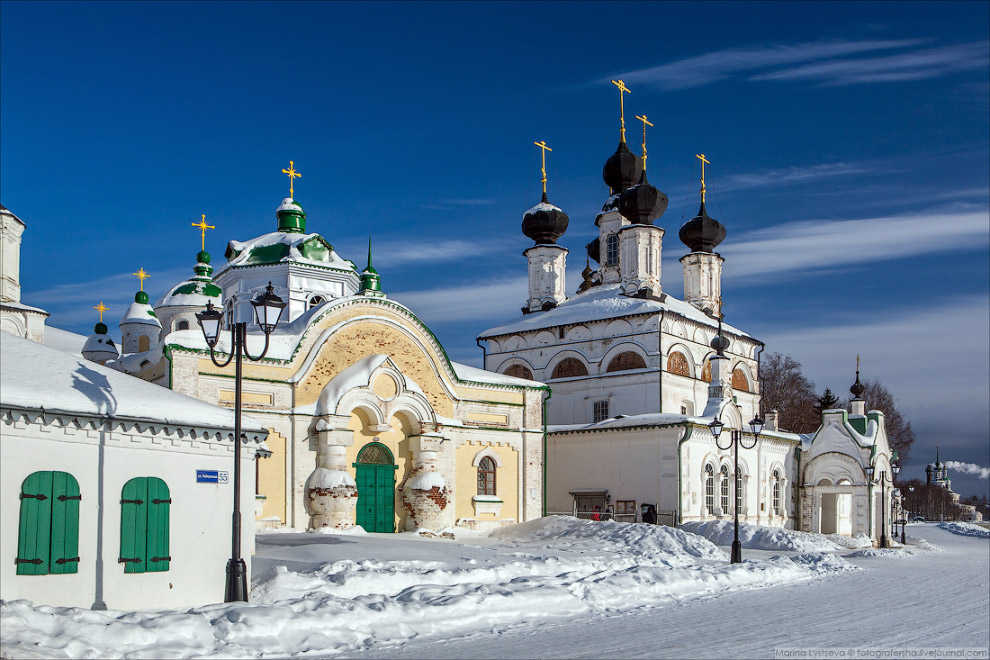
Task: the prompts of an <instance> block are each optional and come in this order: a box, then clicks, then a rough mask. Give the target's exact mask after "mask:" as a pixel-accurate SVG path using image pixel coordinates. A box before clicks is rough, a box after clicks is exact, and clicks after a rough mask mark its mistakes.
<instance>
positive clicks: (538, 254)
mask: <svg viewBox="0 0 990 660" xmlns="http://www.w3.org/2000/svg"><path fill="white" fill-rule="evenodd" d="M523 254H524V255H526V259H527V260H528V261H529V299H528V300H527V301H526V307H527V308H528V309H529V310H530V311H534V312H535V311H539V310H541V309H543V305H545V304H547V303H550V304H552V305H557V304H559V303H561V302H563V301H564V300H566V299H567V294H566V293H565V292H564V271H565V268H566V264H567V249H566V248H562V247H560V246H559V245H535V246H533V247H531V248H529V249H528V250H526V251H525V252H523Z"/></svg>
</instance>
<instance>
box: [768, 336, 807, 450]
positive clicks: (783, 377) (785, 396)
mask: <svg viewBox="0 0 990 660" xmlns="http://www.w3.org/2000/svg"><path fill="white" fill-rule="evenodd" d="M760 392H761V393H762V395H763V410H764V411H767V410H776V411H777V414H778V416H779V417H778V422H777V423H778V426H779V428H781V429H786V430H788V431H792V432H794V433H812V432H814V431H815V430H816V429H818V427H819V426H820V425H821V417H819V416H818V415H816V414H815V410H814V407H815V404H816V403H817V402H818V395H817V394H816V393H815V384H814V383H812V382H811V381H809V380H808V379H807V378H806V377H805V376H804V374H803V373H801V363H800V362H798V361H797V360H795V359H794V358H792V357H791V356H790V355H781V354H780V353H765V354H764V355H763V358H762V359H761V360H760Z"/></svg>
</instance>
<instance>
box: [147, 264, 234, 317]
mask: <svg viewBox="0 0 990 660" xmlns="http://www.w3.org/2000/svg"><path fill="white" fill-rule="evenodd" d="M193 272H194V273H195V276H193V277H191V278H189V279H188V280H186V281H185V282H181V283H179V284H177V285H175V286H174V287H172V289H171V290H170V291H169V292H168V293H166V294H165V295H164V296H162V297H161V298H160V299H159V300H158V302H157V303H156V304H155V309H159V308H161V307H179V306H196V307H206V303H208V302H212V303H213V305H214V306H216V307H222V306H223V291H221V289H220V287H218V286H217V285H216V284H214V283H213V280H212V279H211V278H210V276H211V275H212V274H213V267H212V266H211V265H210V254H209V253H208V252H206V251H205V250H204V251H202V252H200V253H199V254H197V255H196V265H195V266H193Z"/></svg>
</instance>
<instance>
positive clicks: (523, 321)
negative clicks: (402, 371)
mask: <svg viewBox="0 0 990 660" xmlns="http://www.w3.org/2000/svg"><path fill="white" fill-rule="evenodd" d="M661 310H667V311H668V312H673V313H675V314H678V315H680V316H683V317H684V318H687V319H690V320H692V321H696V322H697V323H701V324H703V325H707V326H711V327H718V320H716V319H713V318H711V317H710V316H708V315H707V314H705V313H704V312H702V311H701V310H699V309H698V308H697V307H695V306H694V305H691V304H690V303H686V302H684V301H683V300H678V299H677V298H674V297H673V296H671V295H667V296H666V298H664V301H663V302H659V301H656V300H649V299H646V298H631V297H629V296H625V295H622V293H621V285H619V284H604V285H601V286H596V287H592V288H591V289H588V290H587V291H585V292H583V293H579V294H577V295H576V296H574V297H573V298H568V299H567V300H565V301H564V302H562V303H561V304H560V305H558V306H557V307H554V308H553V309H550V310H547V311H545V312H534V313H532V314H524V315H522V316H520V317H518V318H516V319H515V320H513V321H510V322H509V323H506V324H505V325H501V326H498V327H495V328H490V329H488V330H485V331H484V332H482V333H481V334H480V335H479V338H481V339H485V338H488V337H498V336H500V335H509V334H514V333H517V332H532V331H534V330H543V329H545V328H551V327H554V326H560V325H571V324H575V323H585V322H588V321H605V320H609V319H615V318H621V317H623V316H634V315H636V314H659V313H660V311H661ZM722 328H723V329H724V330H725V331H726V332H730V333H732V334H734V335H738V336H742V337H749V335H748V334H746V333H745V332H743V331H742V330H739V329H738V328H735V327H733V326H731V325H729V324H728V323H724V322H723V323H722Z"/></svg>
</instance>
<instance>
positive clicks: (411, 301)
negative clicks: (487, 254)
mask: <svg viewBox="0 0 990 660" xmlns="http://www.w3.org/2000/svg"><path fill="white" fill-rule="evenodd" d="M520 268H521V269H522V272H523V273H525V268H526V264H525V261H522V262H521V263H520ZM580 270H581V269H580V268H577V269H575V268H574V267H571V268H568V269H567V275H566V280H565V286H564V289H565V291H567V293H568V295H573V293H574V292H575V291H576V290H577V288H578V285H579V284H580V283H581V273H580ZM528 295H529V281H528V278H527V277H526V276H525V275H524V276H522V277H509V278H501V279H497V280H494V281H492V280H488V281H475V282H469V283H467V284H461V285H457V286H452V287H440V288H436V289H425V290H420V291H407V292H404V293H403V292H397V293H394V294H393V293H391V292H390V293H389V296H390V297H392V298H394V299H395V300H397V301H398V302H400V303H402V304H403V305H405V306H407V307H409V308H410V309H411V310H413V311H414V312H416V314H418V315H421V316H422V318H423V320H425V321H426V322H428V323H446V322H456V321H479V322H483V321H493V322H494V321H498V322H504V321H506V320H507V319H512V318H515V317H517V316H519V314H520V313H521V312H520V310H521V308H522V306H523V305H524V304H525V303H526V298H527V296H528ZM483 329H484V328H480V327H479V328H478V330H479V331H481V330H483Z"/></svg>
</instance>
